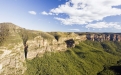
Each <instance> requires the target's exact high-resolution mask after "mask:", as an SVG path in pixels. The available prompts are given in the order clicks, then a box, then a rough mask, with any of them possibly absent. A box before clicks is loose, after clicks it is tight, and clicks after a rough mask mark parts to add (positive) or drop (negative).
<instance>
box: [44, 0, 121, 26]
mask: <svg viewBox="0 0 121 75" xmlns="http://www.w3.org/2000/svg"><path fill="white" fill-rule="evenodd" d="M119 5H121V0H69V1H68V2H66V3H65V4H62V5H59V6H58V7H57V8H53V9H51V10H50V12H48V13H45V14H48V15H51V14H53V15H54V14H56V15H57V14H62V13H64V14H66V15H68V16H69V17H68V18H60V17H55V19H57V20H59V21H61V22H62V23H63V24H65V25H72V24H79V25H81V24H88V23H91V22H93V21H100V20H103V19H104V18H105V17H108V16H116V15H121V9H119V8H114V7H113V6H119ZM50 13H51V14H50Z"/></svg>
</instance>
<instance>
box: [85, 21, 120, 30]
mask: <svg viewBox="0 0 121 75" xmlns="http://www.w3.org/2000/svg"><path fill="white" fill-rule="evenodd" d="M86 28H115V29H121V26H120V25H119V24H118V23H113V22H110V23H107V22H97V23H92V24H88V25H86Z"/></svg>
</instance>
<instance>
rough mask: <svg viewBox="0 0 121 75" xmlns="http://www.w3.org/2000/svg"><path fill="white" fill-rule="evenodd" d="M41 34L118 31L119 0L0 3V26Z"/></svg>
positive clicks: (0, 0) (120, 24)
mask: <svg viewBox="0 0 121 75" xmlns="http://www.w3.org/2000/svg"><path fill="white" fill-rule="evenodd" d="M3 22H11V23H13V24H15V25H18V26H20V27H23V28H26V29H32V30H40V31H44V32H55V31H60V32H121V0H0V23H3Z"/></svg>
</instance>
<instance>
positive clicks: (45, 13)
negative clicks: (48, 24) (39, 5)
mask: <svg viewBox="0 0 121 75" xmlns="http://www.w3.org/2000/svg"><path fill="white" fill-rule="evenodd" d="M41 14H43V15H53V14H52V13H47V12H45V11H43V12H42V13H41Z"/></svg>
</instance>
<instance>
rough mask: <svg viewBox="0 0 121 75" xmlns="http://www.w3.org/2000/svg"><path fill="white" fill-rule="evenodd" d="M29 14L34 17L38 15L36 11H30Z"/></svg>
mask: <svg viewBox="0 0 121 75" xmlns="http://www.w3.org/2000/svg"><path fill="white" fill-rule="evenodd" d="M28 13H30V14H32V15H36V14H37V13H36V12H35V11H28Z"/></svg>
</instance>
